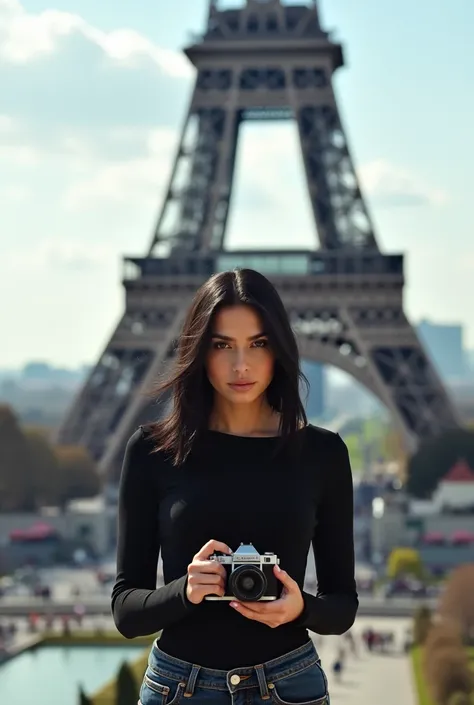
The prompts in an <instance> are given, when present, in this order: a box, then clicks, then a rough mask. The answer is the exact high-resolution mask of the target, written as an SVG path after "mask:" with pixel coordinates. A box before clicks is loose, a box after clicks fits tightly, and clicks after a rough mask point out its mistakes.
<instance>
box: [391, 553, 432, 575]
mask: <svg viewBox="0 0 474 705" xmlns="http://www.w3.org/2000/svg"><path fill="white" fill-rule="evenodd" d="M387 573H388V576H389V577H390V578H396V577H398V576H400V575H413V576H414V577H416V578H420V579H421V578H423V575H424V569H423V563H422V561H421V557H420V554H419V552H418V551H417V550H416V549H414V548H394V549H393V551H392V552H391V553H390V556H389V557H388V563H387Z"/></svg>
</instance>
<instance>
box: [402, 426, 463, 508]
mask: <svg viewBox="0 0 474 705" xmlns="http://www.w3.org/2000/svg"><path fill="white" fill-rule="evenodd" d="M462 458H464V459H465V460H466V462H467V463H468V465H470V466H471V467H472V468H474V432H473V431H471V430H467V429H460V428H456V429H452V430H450V431H447V432H445V433H443V434H440V435H439V436H436V438H434V439H431V440H429V441H426V442H425V443H423V444H422V445H421V446H420V448H419V449H418V451H417V452H416V453H415V454H414V455H413V456H412V457H411V458H410V460H409V462H408V467H407V475H408V479H407V491H408V493H409V494H411V495H412V496H413V497H418V498H420V499H423V498H425V499H426V498H429V497H430V496H431V494H432V493H433V491H434V490H435V489H436V487H437V486H438V483H439V481H440V480H441V479H442V478H443V477H444V476H445V475H446V474H447V473H448V472H449V470H450V469H451V468H452V466H453V465H454V464H455V463H456V462H457V461H458V460H459V459H462Z"/></svg>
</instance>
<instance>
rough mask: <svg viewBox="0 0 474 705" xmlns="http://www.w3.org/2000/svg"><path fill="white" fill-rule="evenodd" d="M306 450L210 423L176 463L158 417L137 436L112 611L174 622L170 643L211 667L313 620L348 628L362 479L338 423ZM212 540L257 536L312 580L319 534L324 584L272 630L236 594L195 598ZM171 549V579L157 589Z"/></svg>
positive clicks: (280, 641) (127, 629)
mask: <svg viewBox="0 0 474 705" xmlns="http://www.w3.org/2000/svg"><path fill="white" fill-rule="evenodd" d="M299 433H301V434H304V439H303V441H304V443H303V445H302V452H301V456H300V460H299V461H298V462H294V461H291V460H289V457H290V456H288V454H287V453H286V452H285V451H284V450H282V451H278V452H275V448H276V446H275V444H276V443H278V442H279V439H278V438H269V437H265V438H259V437H243V436H233V435H230V434H225V433H220V432H217V431H207V432H206V433H204V435H203V437H201V439H200V440H199V441H198V442H197V443H196V446H195V447H194V448H193V450H192V452H191V454H190V455H189V456H188V459H187V460H186V462H185V463H183V464H182V465H181V466H179V467H175V466H173V465H172V463H171V462H170V461H169V460H167V459H166V458H165V457H164V455H163V454H161V453H150V451H151V450H152V448H153V442H152V440H151V439H150V437H149V430H148V429H147V427H140V428H139V429H138V430H137V431H136V432H135V433H134V435H133V436H132V437H131V438H130V440H129V442H128V445H127V448H126V451H125V458H124V463H123V469H122V474H121V480H120V490H119V515H118V548H117V577H116V582H115V585H114V588H113V591H112V612H113V616H114V620H115V624H116V626H117V628H118V630H119V631H120V632H121V633H122V634H123V635H124V636H125V637H127V638H129V639H133V638H134V637H137V636H141V635H147V634H154V633H156V632H158V631H160V630H163V633H162V635H161V639H160V648H161V649H162V650H163V651H165V652H166V653H168V654H170V655H172V656H175V657H176V658H181V659H183V660H185V661H188V662H191V663H197V664H199V665H201V666H203V667H208V668H217V669H223V670H230V669H232V668H235V667H240V666H250V665H254V664H256V663H263V662H265V661H268V660H270V659H273V658H277V657H278V656H281V655H283V654H285V653H287V652H289V651H291V650H293V649H296V648H298V647H299V646H302V645H303V644H304V643H306V642H307V641H308V638H309V636H308V632H307V630H308V629H309V630H311V631H314V632H317V633H319V634H342V633H344V632H345V631H347V630H348V629H349V628H350V627H351V626H352V624H353V623H354V620H355V616H356V612H357V608H358V597H357V592H356V585H355V579H354V541H353V489H352V474H351V468H350V462H349V457H348V452H347V448H346V446H345V444H344V442H343V441H342V439H341V438H340V437H339V436H338V435H337V434H334V433H332V432H330V431H326V430H324V429H320V428H317V427H314V426H307V427H306V428H304V429H302V430H301V431H299ZM210 539H216V540H218V541H223V542H224V543H226V544H228V546H229V547H230V548H231V549H232V550H234V551H235V550H236V549H237V548H238V547H239V545H240V544H241V542H244V543H253V544H254V546H255V548H256V549H257V550H258V551H259V552H260V553H264V552H271V553H276V554H277V555H278V557H279V558H280V565H281V568H282V569H283V570H285V571H287V572H288V574H289V575H290V576H291V577H293V578H294V579H295V580H296V581H297V583H298V585H299V586H300V588H301V589H302V590H303V583H304V577H305V569H306V562H307V557H308V552H309V549H310V546H311V544H312V547H313V551H314V557H315V563H316V572H317V581H318V589H317V594H316V595H311V594H309V593H307V592H304V591H303V598H304V610H303V613H302V615H301V616H300V617H299V618H297V619H296V620H295V621H293V622H290V623H287V624H284V625H281V626H279V627H277V628H274V629H272V628H271V627H268V626H267V625H264V624H262V623H260V622H257V621H254V620H250V619H247V618H246V617H244V616H243V615H241V614H239V613H238V612H236V611H235V610H234V609H233V608H232V607H230V605H229V602H224V601H222V602H220V601H218V602H215V601H206V600H204V601H203V602H201V603H200V604H199V605H195V604H193V603H191V602H190V601H189V600H188V599H187V596H186V585H187V566H188V565H189V563H190V562H191V561H192V559H193V556H194V555H195V554H196V553H197V552H198V550H199V549H200V548H201V547H202V546H203V545H204V544H205V543H206V542H207V541H209V540H210ZM160 551H161V557H162V561H163V577H164V583H165V584H164V586H162V587H159V588H158V589H157V588H156V584H157V563H158V556H159V553H160Z"/></svg>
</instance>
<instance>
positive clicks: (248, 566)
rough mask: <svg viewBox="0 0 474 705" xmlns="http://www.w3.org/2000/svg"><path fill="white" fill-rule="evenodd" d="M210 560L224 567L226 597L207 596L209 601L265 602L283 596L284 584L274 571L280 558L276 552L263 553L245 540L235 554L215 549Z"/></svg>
mask: <svg viewBox="0 0 474 705" xmlns="http://www.w3.org/2000/svg"><path fill="white" fill-rule="evenodd" d="M210 560H213V561H217V562H218V563H221V565H223V566H224V568H225V569H226V572H227V580H226V587H225V594H224V595H223V597H220V596H219V595H206V597H205V599H206V600H219V601H220V600H228V601H230V600H239V601H240V602H262V601H270V600H278V598H279V597H280V594H281V588H282V585H281V583H280V581H279V580H278V578H277V577H276V576H275V574H274V572H273V568H274V566H275V565H279V563H280V559H279V558H278V556H276V555H275V554H274V553H263V554H260V553H259V552H258V551H257V550H256V548H255V546H254V545H253V544H251V543H248V544H245V543H242V544H240V546H239V548H238V549H237V550H236V551H235V553H234V554H233V555H231V556H229V555H226V554H224V553H220V552H216V553H214V554H213V555H212V556H211V557H210Z"/></svg>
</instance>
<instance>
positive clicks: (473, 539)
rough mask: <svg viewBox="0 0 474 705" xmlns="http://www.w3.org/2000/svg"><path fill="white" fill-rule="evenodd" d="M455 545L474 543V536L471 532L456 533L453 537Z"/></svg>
mask: <svg viewBox="0 0 474 705" xmlns="http://www.w3.org/2000/svg"><path fill="white" fill-rule="evenodd" d="M451 541H452V542H453V543H474V534H473V533H472V532H471V531H455V532H454V533H453V534H452V535H451Z"/></svg>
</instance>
